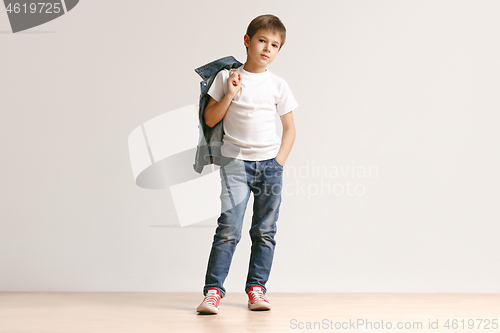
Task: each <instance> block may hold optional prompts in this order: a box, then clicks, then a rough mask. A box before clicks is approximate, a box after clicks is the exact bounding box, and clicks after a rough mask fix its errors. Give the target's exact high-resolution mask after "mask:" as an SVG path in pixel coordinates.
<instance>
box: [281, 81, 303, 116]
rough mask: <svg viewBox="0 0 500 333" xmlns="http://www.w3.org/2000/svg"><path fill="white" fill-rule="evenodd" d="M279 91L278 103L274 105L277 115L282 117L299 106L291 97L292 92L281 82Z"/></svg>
mask: <svg viewBox="0 0 500 333" xmlns="http://www.w3.org/2000/svg"><path fill="white" fill-rule="evenodd" d="M280 90H281V94H280V98H279V100H278V103H277V104H276V111H277V112H278V115H280V116H283V115H285V114H287V113H288V112H290V111H293V110H295V109H296V108H297V106H299V104H298V103H297V101H296V100H295V98H294V97H293V94H292V91H291V90H290V87H289V86H288V84H287V83H286V82H285V81H283V83H282V85H281V89H280Z"/></svg>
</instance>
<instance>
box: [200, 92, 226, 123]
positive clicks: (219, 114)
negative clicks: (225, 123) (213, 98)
mask: <svg viewBox="0 0 500 333" xmlns="http://www.w3.org/2000/svg"><path fill="white" fill-rule="evenodd" d="M232 99H233V97H232V96H231V95H230V94H229V93H227V94H225V95H224V97H222V99H221V100H220V101H219V102H218V103H217V104H214V105H212V106H211V107H207V108H206V109H205V112H204V117H205V123H206V124H207V125H208V126H210V127H214V126H215V125H216V124H217V123H218V122H219V121H221V120H222V118H224V116H225V115H226V112H227V109H228V108H229V105H230V104H231V101H232Z"/></svg>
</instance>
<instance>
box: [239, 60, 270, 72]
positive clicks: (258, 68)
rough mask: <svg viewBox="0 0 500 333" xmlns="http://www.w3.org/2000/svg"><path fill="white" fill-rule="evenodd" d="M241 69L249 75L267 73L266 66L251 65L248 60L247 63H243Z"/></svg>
mask: <svg viewBox="0 0 500 333" xmlns="http://www.w3.org/2000/svg"><path fill="white" fill-rule="evenodd" d="M243 69H244V70H246V71H247V72H250V73H264V72H265V71H267V68H266V66H259V65H255V64H251V63H249V62H248V60H247V62H245V65H244V66H243Z"/></svg>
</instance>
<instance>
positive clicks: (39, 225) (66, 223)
mask: <svg viewBox="0 0 500 333" xmlns="http://www.w3.org/2000/svg"><path fill="white" fill-rule="evenodd" d="M266 13H273V14H275V15H277V16H278V17H280V18H281V20H282V21H283V23H284V24H285V25H286V27H287V40H286V44H285V46H284V47H283V49H282V50H281V52H280V54H279V55H278V57H277V58H276V60H275V62H274V63H273V64H271V66H270V67H269V69H270V70H271V71H272V72H274V73H276V74H278V75H280V76H282V77H283V78H285V79H286V80H287V82H288V84H289V85H290V87H291V89H292V91H293V93H294V95H295V97H296V99H297V101H298V102H299V105H300V106H299V108H298V109H297V110H295V111H294V119H295V124H296V128H297V137H296V141H295V145H294V147H293V149H292V152H291V154H290V156H289V158H288V160H287V162H286V165H285V171H286V172H285V178H284V183H285V188H284V193H283V203H282V206H281V210H280V218H279V221H278V233H277V236H276V241H277V245H276V253H275V257H274V263H273V269H272V272H271V277H270V280H269V282H268V284H267V288H268V290H269V291H273V292H285V291H299V292H302V291H304V292H306V291H311V292H495V293H498V292H500V285H499V284H498V281H499V279H500V266H498V262H499V258H500V245H499V244H500V242H499V241H498V238H499V234H500V226H499V224H498V221H499V220H500V213H499V210H498V206H497V205H498V203H499V202H500V194H499V185H500V175H499V172H498V170H499V168H500V156H499V153H498V151H499V143H500V134H499V131H498V128H499V127H500V113H499V112H498V111H499V109H500V98H499V95H498V92H499V89H500V81H499V74H500V65H499V62H498V59H500V45H499V43H498V41H499V40H500V23H499V21H498V17H499V15H500V2H498V1H491V0H483V1H473V0H469V1H462V0H449V1H448V0H441V1H422V0H418V1H416V0H412V1H396V0H393V1H386V0H377V1H347V0H346V1H314V0H313V1H252V2H251V3H250V2H248V1H246V2H241V1H240V2H234V1H217V2H206V1H190V2H187V1H177V2H172V1H145V2H140V1H119V0H107V1H97V0H82V1H81V2H80V3H79V4H78V6H77V7H75V8H74V9H73V10H72V11H71V12H69V13H68V14H67V15H64V16H62V17H61V18H59V19H56V20H54V21H51V22H48V23H46V24H44V25H41V26H38V27H35V28H33V29H30V30H26V31H24V32H20V33H16V34H13V33H12V32H11V31H10V25H9V20H8V18H7V14H6V12H5V11H4V10H3V7H2V9H0V48H1V51H0V91H1V95H0V106H1V111H2V112H1V113H0V114H1V116H0V117H1V121H0V135H1V139H2V141H1V142H2V144H1V146H0V156H1V158H2V186H1V192H0V203H1V216H0V267H1V274H0V290H1V291H199V292H200V295H201V292H202V288H203V284H204V276H205V270H206V266H207V260H208V256H209V251H210V246H211V243H212V238H213V233H214V230H215V225H216V219H217V216H214V217H212V218H210V219H207V220H205V221H203V222H201V223H197V224H193V225H190V226H186V227H181V226H180V224H179V219H178V217H177V214H176V209H175V206H174V203H173V199H172V194H171V192H170V191H169V189H168V188H167V189H145V188H141V187H139V186H137V185H136V183H135V180H134V176H133V173H132V168H131V161H130V156H129V150H128V149H129V148H128V141H127V140H128V137H129V135H130V133H131V132H132V131H133V130H134V129H135V128H137V127H138V126H141V124H143V123H145V122H146V121H148V120H150V119H152V118H154V117H157V116H160V115H162V114H165V113H166V112H169V111H171V110H174V109H179V108H181V107H184V106H186V105H191V104H196V103H197V102H198V95H199V81H200V78H199V76H198V75H197V74H196V73H195V72H194V68H197V67H199V66H201V65H203V64H206V63H208V62H210V61H212V60H215V59H218V58H221V57H223V56H228V55H234V56H235V57H236V58H237V59H239V60H240V61H244V60H245V48H244V46H243V35H244V34H245V31H246V27H247V25H248V23H249V22H250V21H251V20H252V19H253V18H254V17H256V16H258V15H260V14H266ZM179 140H182V135H180V137H179ZM170 144H175V142H171V143H170ZM194 146H196V142H195V143H194ZM192 159H193V160H192V162H193V163H194V154H193V158H192ZM325 170H326V171H327V172H326V173H324V172H323V173H322V171H325ZM190 172H192V174H193V175H197V174H196V173H195V172H194V171H192V169H191V170H190ZM252 204H253V198H251V199H250V202H249V203H248V209H247V214H246V216H245V222H244V226H243V228H244V230H243V236H242V239H241V242H240V243H239V245H238V247H237V249H236V253H235V255H234V258H233V263H232V266H231V270H230V272H229V276H228V278H227V280H226V283H225V287H226V289H227V290H228V292H243V288H244V283H245V278H246V274H247V269H248V260H249V256H250V237H249V235H248V229H249V227H250V223H251V216H252Z"/></svg>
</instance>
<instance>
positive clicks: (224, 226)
mask: <svg viewBox="0 0 500 333" xmlns="http://www.w3.org/2000/svg"><path fill="white" fill-rule="evenodd" d="M219 173H220V176H221V187H222V191H221V195H220V199H221V215H220V217H219V219H218V220H217V224H218V226H217V229H216V230H215V235H214V239H213V243H212V250H211V251H210V257H209V260H208V267H207V273H206V276H205V286H204V288H203V295H206V294H207V290H208V288H217V289H219V292H220V294H221V296H222V297H224V296H225V294H226V290H225V289H224V287H223V284H224V281H225V279H226V277H227V274H228V272H229V266H230V265H231V260H232V258H233V253H234V250H235V249H236V245H237V244H238V242H239V241H240V238H241V229H242V225H243V217H244V214H245V210H246V207H247V203H248V199H249V198H250V192H253V194H254V205H253V217H252V226H251V228H250V238H251V240H252V253H251V255H250V264H249V267H248V276H247V280H246V284H245V293H246V292H248V290H249V289H250V287H252V286H253V285H259V286H262V289H263V290H264V293H265V292H266V291H267V290H266V287H265V284H266V282H267V280H268V279H269V274H270V272H271V265H272V262H273V256H274V247H275V245H276V241H275V240H274V236H275V234H276V229H277V227H276V221H277V220H278V215H279V208H280V204H281V189H282V184H283V166H282V165H280V164H279V163H278V162H277V161H276V158H271V159H269V160H263V161H246V160H241V159H237V158H229V157H225V156H222V163H221V168H220V170H219Z"/></svg>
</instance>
